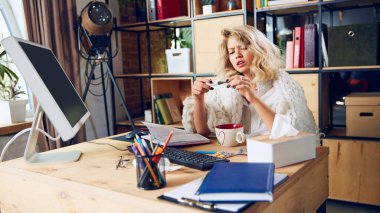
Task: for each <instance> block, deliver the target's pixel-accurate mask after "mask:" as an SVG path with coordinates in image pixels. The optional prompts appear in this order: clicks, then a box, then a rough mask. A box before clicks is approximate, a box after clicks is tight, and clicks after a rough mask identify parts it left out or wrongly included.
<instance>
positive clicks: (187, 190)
mask: <svg viewBox="0 0 380 213" xmlns="http://www.w3.org/2000/svg"><path fill="white" fill-rule="evenodd" d="M287 177H288V175H287V174H277V173H275V174H274V185H275V186H277V185H278V184H280V183H282V182H283V181H284V180H285V179H286V178H287ZM203 179H204V177H202V178H199V179H196V180H194V181H192V182H190V183H187V184H184V185H182V186H180V187H177V188H176V189H174V190H172V191H169V192H165V193H164V194H163V195H162V196H160V197H159V198H160V199H165V200H168V201H172V202H176V203H177V202H178V203H184V202H183V201H186V200H188V201H194V202H192V203H191V204H190V203H189V204H188V205H191V206H195V207H199V208H207V209H209V210H223V211H227V212H237V211H240V210H242V209H244V208H246V207H248V206H249V205H251V204H252V203H253V202H240V203H220V202H218V203H209V202H207V203H204V202H201V201H199V195H197V194H196V192H197V190H198V188H199V186H200V185H201V184H202V182H203ZM184 204H186V203H184ZM210 204H211V205H210Z"/></svg>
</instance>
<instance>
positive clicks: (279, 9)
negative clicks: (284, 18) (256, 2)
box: [256, 0, 319, 15]
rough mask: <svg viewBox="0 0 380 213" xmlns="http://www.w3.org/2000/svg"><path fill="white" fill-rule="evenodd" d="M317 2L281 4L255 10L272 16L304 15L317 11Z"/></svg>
mask: <svg viewBox="0 0 380 213" xmlns="http://www.w3.org/2000/svg"><path fill="white" fill-rule="evenodd" d="M318 4H319V1H317V0H314V1H308V2H299V3H291V4H282V5H276V6H271V7H263V8H259V9H257V10H256V12H257V13H270V14H273V15H285V14H294V13H306V12H311V11H318Z"/></svg>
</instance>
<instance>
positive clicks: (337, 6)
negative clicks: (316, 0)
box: [320, 0, 380, 10]
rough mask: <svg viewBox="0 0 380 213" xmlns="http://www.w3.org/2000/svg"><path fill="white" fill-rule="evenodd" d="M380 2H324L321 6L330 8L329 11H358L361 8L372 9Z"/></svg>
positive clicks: (338, 0)
mask: <svg viewBox="0 0 380 213" xmlns="http://www.w3.org/2000/svg"><path fill="white" fill-rule="evenodd" d="M379 3H380V0H360V1H352V0H324V1H323V2H321V3H320V4H321V5H322V6H326V7H329V8H328V9H329V10H342V9H350V8H352V9H358V8H361V7H372V6H374V5H375V4H379Z"/></svg>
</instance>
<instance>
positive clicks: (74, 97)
mask: <svg viewBox="0 0 380 213" xmlns="http://www.w3.org/2000/svg"><path fill="white" fill-rule="evenodd" d="M19 44H20V46H21V48H22V49H23V50H24V52H25V53H26V55H27V56H28V58H29V60H30V62H32V64H33V66H34V68H35V70H36V71H37V73H38V75H39V76H40V77H41V79H42V81H43V82H44V83H45V85H46V87H47V88H48V90H49V91H50V93H51V95H52V96H53V98H54V100H55V101H56V102H57V104H58V106H59V108H60V109H61V110H62V112H63V114H64V115H65V117H66V119H67V120H68V121H69V123H70V125H71V126H72V127H73V126H75V124H76V123H78V121H79V120H80V119H81V118H82V117H83V116H84V115H85V114H86V113H87V109H86V107H85V105H84V104H83V102H82V100H81V99H80V97H79V96H78V94H77V93H76V91H75V89H74V88H73V86H72V84H71V82H70V81H68V80H66V79H67V76H66V75H65V73H64V71H63V70H62V68H61V66H60V65H59V63H58V61H57V59H56V57H55V56H54V54H53V53H52V51H51V50H50V49H46V48H41V47H38V46H35V45H31V44H28V43H25V42H22V41H19Z"/></svg>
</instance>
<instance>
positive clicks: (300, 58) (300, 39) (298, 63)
mask: <svg viewBox="0 0 380 213" xmlns="http://www.w3.org/2000/svg"><path fill="white" fill-rule="evenodd" d="M304 44H305V42H304V29H303V27H295V28H294V56H293V57H294V60H293V67H294V68H303V67H305V66H304V53H305V48H304Z"/></svg>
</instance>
